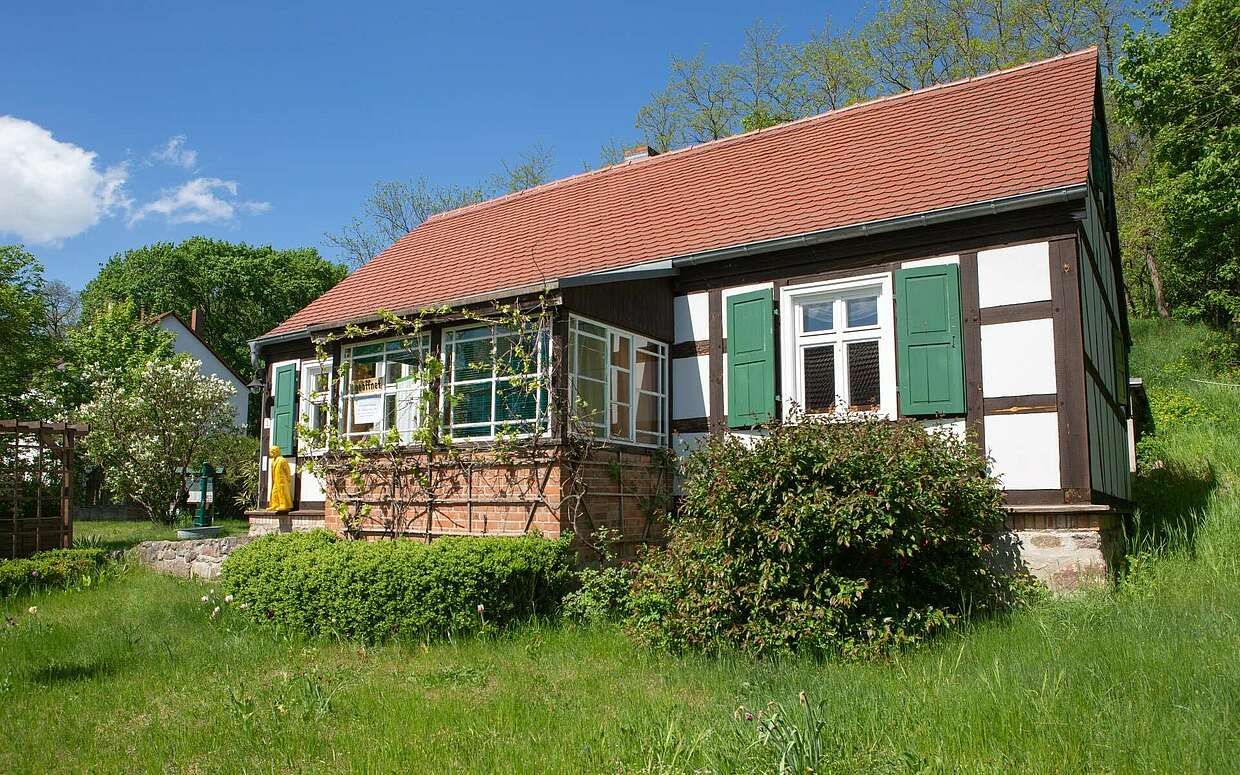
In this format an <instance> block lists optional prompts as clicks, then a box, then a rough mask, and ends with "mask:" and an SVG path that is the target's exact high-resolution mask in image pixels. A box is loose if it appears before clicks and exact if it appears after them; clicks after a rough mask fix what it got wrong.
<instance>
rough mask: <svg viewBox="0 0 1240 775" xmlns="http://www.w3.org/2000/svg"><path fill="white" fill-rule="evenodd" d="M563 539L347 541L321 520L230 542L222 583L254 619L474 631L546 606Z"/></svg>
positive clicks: (561, 577) (388, 633)
mask: <svg viewBox="0 0 1240 775" xmlns="http://www.w3.org/2000/svg"><path fill="white" fill-rule="evenodd" d="M572 560H573V556H572V552H571V551H570V549H569V546H568V541H567V540H566V539H560V540H556V541H549V540H546V539H543V538H539V537H537V536H525V537H521V538H476V537H467V536H461V537H450V538H440V539H437V540H436V541H434V542H432V543H430V544H424V543H421V542H416V541H410V540H386V541H374V542H367V541H347V540H342V539H339V538H337V537H336V536H335V535H333V534H331V533H328V532H326V531H323V530H317V531H314V532H311V533H285V534H280V535H271V536H266V537H263V538H260V539H258V540H257V541H254V542H252V543H249V544H247V545H245V546H243V547H240V548H238V549H237V550H236V551H234V552H233V553H232V554H231V555H229V557H228V559H227V560H225V562H224V566H223V569H222V574H223V575H222V579H221V582H222V584H221V587H222V589H223V591H224V592H225V593H227V594H228V595H231V596H232V598H233V600H234V601H235V602H234V606H235V608H237V609H238V610H241V611H246V612H247V614H248V615H249V616H251V617H252V618H253V619H255V620H257V621H260V622H272V623H273V624H277V625H280V626H283V627H287V628H289V629H292V630H295V631H298V632H302V633H305V634H307V635H311V636H315V635H332V636H341V637H345V638H349V639H353V640H360V641H365V642H374V641H379V640H383V639H386V638H391V637H413V638H419V639H420V638H428V637H439V636H443V635H447V634H450V633H458V632H474V631H478V630H482V629H485V628H487V627H491V626H496V625H503V624H505V623H507V622H510V621H513V620H517V619H521V618H524V617H529V616H539V615H549V614H551V613H553V612H554V611H555V609H556V606H557V605H558V604H559V602H560V598H561V597H562V596H563V594H564V592H565V589H566V587H567V585H568V583H569V582H570V579H571V575H572Z"/></svg>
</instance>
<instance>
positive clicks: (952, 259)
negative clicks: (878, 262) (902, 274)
mask: <svg viewBox="0 0 1240 775" xmlns="http://www.w3.org/2000/svg"><path fill="white" fill-rule="evenodd" d="M959 263H960V256H935V257H934V258H919V259H917V260H916V261H905V262H903V263H901V264H900V266H901V267H902V268H904V269H912V268H914V267H918V266H942V265H943V264H959Z"/></svg>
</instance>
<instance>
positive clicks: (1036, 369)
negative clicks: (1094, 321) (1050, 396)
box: [982, 318, 1055, 398]
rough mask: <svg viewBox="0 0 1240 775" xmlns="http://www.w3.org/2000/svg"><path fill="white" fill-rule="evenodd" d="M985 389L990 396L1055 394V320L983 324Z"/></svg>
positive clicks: (985, 393)
mask: <svg viewBox="0 0 1240 775" xmlns="http://www.w3.org/2000/svg"><path fill="white" fill-rule="evenodd" d="M982 389H983V395H984V396H985V397H986V398H997V397H1000V396H1028V395H1039V394H1043V393H1054V392H1055V323H1054V321H1053V320H1051V319H1050V318H1041V319H1039V320H1021V321H1018V322H1016V323H995V324H992V325H988V326H982Z"/></svg>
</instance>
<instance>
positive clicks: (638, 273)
mask: <svg viewBox="0 0 1240 775" xmlns="http://www.w3.org/2000/svg"><path fill="white" fill-rule="evenodd" d="M1087 190H1088V189H1087V187H1086V185H1085V184H1084V183H1081V184H1076V185H1072V186H1062V187H1060V188H1052V189H1046V190H1044V191H1036V192H1034V193H1031V194H1018V195H1016V196H1008V197H1000V198H998V199H988V200H986V201H984V202H974V203H972V204H967V205H960V206H957V207H948V208H944V209H942V210H927V211H926V212H922V213H914V214H912V215H901V216H897V217H895V218H883V219H879V220H874V221H864V222H862V223H856V224H851V225H848V226H837V227H833V228H830V229H821V230H819V231H810V232H805V233H803V234H796V235H793V236H790V237H776V238H774V239H768V240H760V241H757V242H747V243H743V244H740V245H732V246H730V247H726V248H714V249H712V250H703V251H700V252H697V253H685V254H682V255H679V256H671V257H668V258H661V259H657V260H654V261H647V262H645V263H641V264H633V265H630V266H626V267H620V268H618V269H607V270H603V271H599V272H587V273H585V274H580V275H573V276H570V277H563V278H559V279H556V280H549V281H547V282H544V283H537V284H532V285H525V286H521V287H517V288H505V289H502V290H497V291H490V292H487V293H479V294H475V295H473V296H466V297H463V298H459V299H454V300H451V301H446V302H443V303H442V304H436V305H433V306H447V307H463V306H469V305H471V304H479V303H482V302H487V301H494V300H496V299H502V298H506V297H509V296H524V295H527V294H530V293H541V292H543V291H552V290H558V289H561V288H578V287H582V286H587V285H598V284H600V283H611V282H623V281H626V280H640V279H650V278H656V277H674V276H676V275H678V274H680V269H681V267H686V266H697V265H699V264H708V263H712V262H714V261H726V260H727V259H730V258H740V257H742V256H756V255H760V254H763V253H772V252H774V251H777V250H788V249H789V248H796V247H806V246H809V245H822V244H825V243H828V242H839V241H841V240H846V239H853V238H855V237H870V236H874V235H876V234H886V233H889V232H894V231H903V230H905V229H915V228H919V227H922V226H933V225H936V224H942V223H951V222H953V221H963V220H966V219H969V218H977V217H980V216H984V215H998V214H1000V213H1007V212H1012V211H1015V210H1027V209H1029V208H1032V207H1040V206H1042V205H1050V204H1059V203H1062V202H1072V201H1075V200H1077V199H1083V198H1084V197H1085V195H1086V192H1087ZM423 309H426V305H423V306H420V307H411V308H406V309H400V310H392V314H395V315H411V314H415V313H417V312H419V311H421V310H423ZM378 319H379V316H378V315H373V314H372V315H365V316H361V317H357V318H353V319H350V320H342V321H335V322H333V323H329V324H322V325H318V326H313V327H312V326H306V327H305V328H303V329H300V330H297V331H288V332H285V333H283V334H277V335H275V336H271V337H259V338H257V339H252V340H250V350H251V352H252V353H255V352H257V348H258V347H261V346H265V345H269V344H275V343H277V342H285V341H290V340H293V339H304V338H306V337H310V336H313V335H314V334H315V333H316V332H318V331H329V330H331V329H333V328H339V327H341V326H344V325H348V324H350V323H365V322H369V321H373V320H378Z"/></svg>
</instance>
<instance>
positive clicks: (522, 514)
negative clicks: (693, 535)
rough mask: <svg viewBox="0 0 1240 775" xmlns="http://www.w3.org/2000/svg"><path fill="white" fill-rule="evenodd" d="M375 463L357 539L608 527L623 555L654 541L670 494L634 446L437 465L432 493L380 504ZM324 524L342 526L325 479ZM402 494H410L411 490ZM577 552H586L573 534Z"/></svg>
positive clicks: (382, 482) (653, 459)
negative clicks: (582, 455)
mask: <svg viewBox="0 0 1240 775" xmlns="http://www.w3.org/2000/svg"><path fill="white" fill-rule="evenodd" d="M379 469H380V466H379V465H378V464H376V467H375V470H372V471H370V472H368V473H367V474H366V481H367V482H368V487H369V489H370V490H371V493H368V494H366V498H365V499H366V500H368V501H376V503H375V504H374V505H373V506H372V513H371V515H370V516H369V517H368V518H367V519H366V520H365V521H364V522H363V523H362V525H361V529H360V530H359V534H360V537H364V538H368V539H374V538H384V537H394V536H405V537H413V538H417V537H421V538H424V539H428V540H429V539H434V538H437V537H440V536H447V535H477V536H505V535H507V536H515V535H525V534H526V533H529V532H531V531H535V530H536V531H538V532H539V533H541V534H542V535H544V536H547V537H550V538H556V537H559V536H561V535H564V534H566V533H569V532H571V533H573V534H574V535H576V536H578V537H579V539H582V538H585V537H588V536H589V535H591V534H592V533H593V532H594V531H595V530H597V529H599V528H601V527H607V528H610V529H612V530H615V531H617V532H618V533H619V534H620V536H621V539H620V542H619V543H620V545H619V546H618V547H617V549H618V551H619V553H620V554H621V556H622V557H629V556H632V555H633V554H634V553H635V551H636V547H637V546H639V545H641V544H642V543H646V542H651V541H659V540H661V538H662V536H663V530H662V520H661V519H659V518H658V516H657V512H658V510H659V508H660V507H661V506H663V505H664V504H665V503H666V502H667V500H668V494H669V493H670V488H671V476H670V473H669V472H668V471H667V469H666V466H665V465H664V464H663V463H662V459H661V457H660V453H658V452H657V451H655V450H644V449H639V448H619V447H602V448H598V449H595V450H592V451H591V453H590V455H589V457H588V458H587V459H585V460H581V461H573V460H569V459H566V457H565V456H562V455H560V454H559V453H558V452H557V451H555V450H550V451H548V453H547V454H546V455H544V456H542V457H541V458H540V459H538V460H534V461H521V462H520V463H516V464H497V463H490V464H485V465H476V466H465V467H462V466H459V465H456V464H452V463H448V464H445V466H444V468H443V469H436V470H437V473H436V478H437V482H436V487H435V488H434V494H433V498H418V499H412V500H411V502H409V503H408V504H404V505H403V506H399V507H391V506H387V505H384V504H382V503H378V502H377V501H379V500H381V499H380V498H378V495H379V494H380V493H381V492H383V491H384V488H385V487H386V486H387V485H388V483H390V475H385V474H384V473H383V471H382V470H379ZM327 489H328V493H327V500H328V502H327V505H326V508H325V515H324V520H323V526H324V527H326V528H327V529H329V530H333V531H336V532H338V533H342V532H344V520H343V519H342V516H341V514H339V513H338V512H337V511H336V509H335V506H334V501H335V500H336V499H337V497H338V496H337V494H336V493H335V492H333V491H332V489H333V488H332V484H331V483H330V482H329V483H328V486H327ZM406 492H407V493H409V494H410V495H412V491H411V488H407V489H406ZM577 543H578V546H579V549H580V550H581V551H582V552H583V554H586V555H589V554H590V551H589V548H588V546H587V545H586V544H585V542H584V541H582V540H578V542H577Z"/></svg>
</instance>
